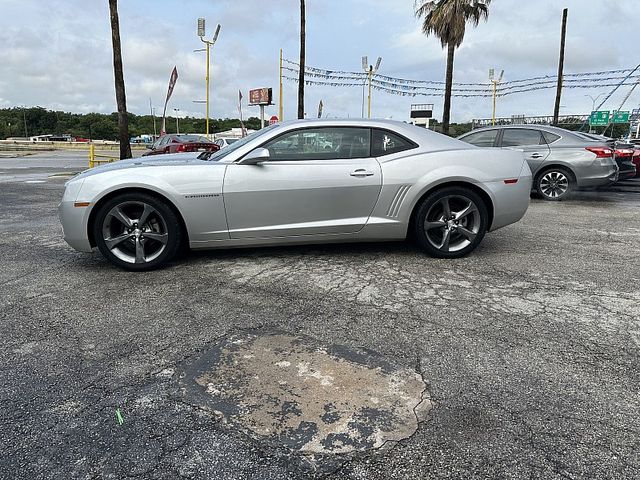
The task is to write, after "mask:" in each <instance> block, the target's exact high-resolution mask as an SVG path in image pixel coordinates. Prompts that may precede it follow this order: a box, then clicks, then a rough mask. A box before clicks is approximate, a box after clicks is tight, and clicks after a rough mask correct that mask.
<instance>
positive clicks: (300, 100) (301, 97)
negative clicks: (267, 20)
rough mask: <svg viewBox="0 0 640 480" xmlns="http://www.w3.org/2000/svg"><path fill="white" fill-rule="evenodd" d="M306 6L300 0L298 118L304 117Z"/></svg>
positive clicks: (302, 0)
mask: <svg viewBox="0 0 640 480" xmlns="http://www.w3.org/2000/svg"><path fill="white" fill-rule="evenodd" d="M305 11H306V7H305V3H304V0H300V60H299V65H298V67H299V71H298V118H299V119H303V118H304V74H305V71H304V69H305V61H306V60H305V58H306V48H307V47H306V15H305Z"/></svg>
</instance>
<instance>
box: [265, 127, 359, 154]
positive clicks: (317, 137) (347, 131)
mask: <svg viewBox="0 0 640 480" xmlns="http://www.w3.org/2000/svg"><path fill="white" fill-rule="evenodd" d="M370 143H371V139H370V132H369V129H368V128H349V127H344V128H343V127H333V128H307V129H303V130H295V131H293V132H289V133H285V134H283V135H280V136H279V137H277V138H274V139H273V140H271V141H270V142H268V143H267V144H265V145H264V148H267V149H268V150H269V156H270V160H276V161H277V160H330V159H339V158H364V157H368V156H369V149H370Z"/></svg>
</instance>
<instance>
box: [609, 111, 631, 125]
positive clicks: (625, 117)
mask: <svg viewBox="0 0 640 480" xmlns="http://www.w3.org/2000/svg"><path fill="white" fill-rule="evenodd" d="M611 123H629V112H628V111H627V112H623V111H619V112H613V120H611Z"/></svg>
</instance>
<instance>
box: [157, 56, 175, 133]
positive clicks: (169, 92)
mask: <svg viewBox="0 0 640 480" xmlns="http://www.w3.org/2000/svg"><path fill="white" fill-rule="evenodd" d="M177 81H178V68H177V67H173V71H172V72H171V77H170V78H169V88H168V89H167V98H166V99H165V101H164V110H163V111H162V128H161V129H160V135H161V136H162V135H166V133H167V130H166V129H165V127H166V124H167V122H166V119H167V104H168V103H169V99H170V98H171V95H172V94H173V88H174V87H175V86H176V82H177Z"/></svg>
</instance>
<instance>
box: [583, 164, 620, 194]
mask: <svg viewBox="0 0 640 480" xmlns="http://www.w3.org/2000/svg"><path fill="white" fill-rule="evenodd" d="M598 170H599V171H595V172H590V173H589V174H588V175H586V176H584V175H583V176H578V178H577V184H578V188H590V187H604V186H607V185H611V184H612V183H615V182H617V181H618V167H617V165H612V166H610V167H602V168H601V169H598Z"/></svg>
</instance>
